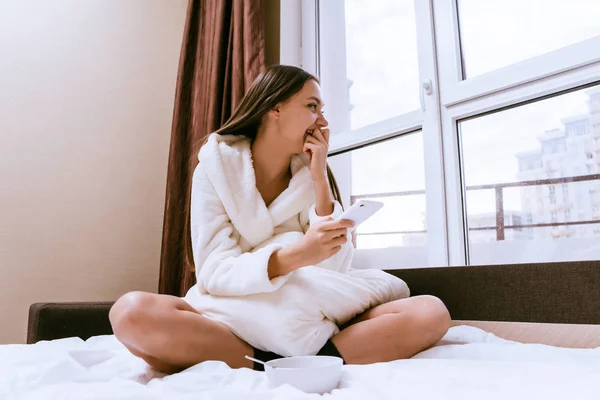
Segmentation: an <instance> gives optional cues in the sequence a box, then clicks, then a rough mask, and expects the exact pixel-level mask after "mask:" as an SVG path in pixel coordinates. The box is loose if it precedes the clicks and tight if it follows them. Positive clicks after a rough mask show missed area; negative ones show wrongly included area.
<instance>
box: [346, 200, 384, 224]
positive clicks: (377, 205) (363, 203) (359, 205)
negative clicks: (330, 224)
mask: <svg viewBox="0 0 600 400" xmlns="http://www.w3.org/2000/svg"><path fill="white" fill-rule="evenodd" d="M381 207H383V203H382V202H380V201H373V200H358V201H357V202H356V203H354V204H352V207H350V208H349V209H347V210H346V211H344V212H343V213H342V215H340V216H339V217H338V218H337V219H348V220H350V221H352V222H354V227H355V228H356V227H357V226H358V225H360V224H362V223H363V222H365V221H366V220H367V219H369V218H371V217H372V216H373V214H375V213H376V212H377V211H379V210H380V209H381Z"/></svg>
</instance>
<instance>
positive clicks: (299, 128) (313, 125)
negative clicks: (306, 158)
mask: <svg viewBox="0 0 600 400" xmlns="http://www.w3.org/2000/svg"><path fill="white" fill-rule="evenodd" d="M323 106H324V104H323V99H322V97H321V88H320V86H319V84H318V83H317V82H315V81H314V80H313V79H311V80H309V81H308V82H306V83H305V84H304V87H302V89H301V90H300V91H299V92H298V93H296V94H295V95H294V96H292V97H291V98H289V99H288V100H286V101H284V102H283V103H281V104H279V106H278V110H279V112H277V111H275V114H274V115H275V117H276V118H277V120H278V127H279V134H280V135H281V136H282V138H283V139H285V140H286V142H289V143H290V148H291V149H293V151H294V152H295V153H302V151H303V148H304V141H305V140H306V137H307V136H308V135H309V134H312V133H313V131H314V130H315V129H317V128H319V129H320V128H324V127H326V126H327V124H328V122H327V120H326V119H325V117H324V116H323Z"/></svg>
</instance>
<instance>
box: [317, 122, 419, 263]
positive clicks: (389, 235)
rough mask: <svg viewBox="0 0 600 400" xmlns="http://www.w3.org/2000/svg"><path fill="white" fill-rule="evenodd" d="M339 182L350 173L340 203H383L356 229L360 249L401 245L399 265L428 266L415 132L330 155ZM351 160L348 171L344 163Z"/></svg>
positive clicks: (417, 135) (357, 245)
mask: <svg viewBox="0 0 600 400" xmlns="http://www.w3.org/2000/svg"><path fill="white" fill-rule="evenodd" d="M329 163H330V165H331V168H332V170H333V172H334V174H335V175H336V177H337V178H338V180H339V181H340V184H341V183H342V182H343V181H344V179H346V177H348V178H349V182H347V184H346V185H345V188H347V189H350V190H349V193H346V198H345V199H344V203H345V204H347V205H349V204H351V203H353V202H355V201H356V200H359V199H367V200H376V201H381V202H383V203H384V204H385V206H384V207H383V208H382V209H381V210H380V211H379V212H378V213H377V214H375V215H374V216H373V217H372V218H370V219H369V220H367V221H366V222H364V223H362V224H361V225H359V227H358V228H357V230H356V242H355V244H356V248H357V249H358V250H369V249H385V248H390V247H400V248H404V250H402V251H400V252H399V253H398V254H399V256H398V257H399V259H402V257H405V258H406V260H405V261H404V262H403V265H411V266H418V265H427V247H426V246H427V220H426V201H425V200H426V195H425V173H424V164H423V140H422V133H421V132H414V133H410V134H406V135H402V136H399V137H397V138H394V139H390V140H386V141H384V142H380V143H377V144H373V145H370V146H366V147H363V148H360V149H357V150H353V151H350V152H347V153H343V154H339V155H336V156H332V157H330V158H329ZM348 165H350V166H351V167H350V171H349V172H350V174H348V173H347V172H348V171H347V170H346V168H347V166H348Z"/></svg>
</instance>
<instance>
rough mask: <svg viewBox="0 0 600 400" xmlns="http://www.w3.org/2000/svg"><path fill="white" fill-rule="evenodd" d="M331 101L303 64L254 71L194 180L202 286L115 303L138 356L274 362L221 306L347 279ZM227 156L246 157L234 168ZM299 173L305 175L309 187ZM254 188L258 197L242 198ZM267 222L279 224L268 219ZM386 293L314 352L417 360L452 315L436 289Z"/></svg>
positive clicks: (160, 363)
mask: <svg viewBox="0 0 600 400" xmlns="http://www.w3.org/2000/svg"><path fill="white" fill-rule="evenodd" d="M323 106H324V104H323V101H322V97H321V93H320V87H319V82H318V80H317V79H316V78H315V77H313V76H312V75H310V74H308V73H307V72H305V71H303V70H302V69H300V68H296V67H291V66H274V67H271V68H269V69H267V70H266V71H265V72H264V73H263V74H261V75H260V76H259V77H258V78H257V80H256V81H255V82H254V83H253V85H252V86H251V88H250V89H249V90H248V93H247V94H246V96H245V97H244V99H243V100H242V102H241V104H240V106H239V107H238V109H237V110H236V111H235V112H234V114H233V116H232V117H231V119H230V120H229V121H228V122H227V123H226V124H225V125H224V126H223V127H222V128H221V129H219V130H218V131H217V132H215V133H214V134H212V135H210V136H209V139H208V140H207V142H206V143H205V145H204V146H203V147H202V149H201V151H200V156H199V158H200V160H201V161H200V163H199V165H198V167H197V169H196V171H195V173H194V181H193V184H192V206H191V207H192V209H191V225H192V226H191V231H192V247H193V255H194V262H195V264H196V275H197V278H198V283H197V284H196V285H195V286H194V287H193V288H192V289H190V291H189V292H188V294H187V295H186V297H184V298H183V299H182V298H178V297H174V296H167V295H157V294H150V293H142V292H132V293H127V294H125V295H124V296H122V297H121V298H120V299H119V300H118V301H117V302H116V303H115V305H114V306H113V308H112V309H111V312H110V320H111V324H112V326H113V331H114V333H115V335H116V337H117V338H118V339H119V340H120V341H121V342H122V343H123V344H124V345H125V346H126V347H127V348H128V349H129V350H130V351H131V352H132V353H133V354H135V355H137V356H139V357H141V358H142V359H144V360H145V361H146V362H147V363H148V364H149V365H150V366H152V367H153V368H155V369H157V370H159V371H162V372H166V373H172V372H176V371H180V370H182V369H185V368H187V367H190V366H192V365H195V364H197V363H200V362H202V361H206V360H220V361H223V362H225V363H227V364H228V365H229V366H230V367H232V368H240V367H248V368H255V369H260V367H259V366H258V365H254V364H253V363H252V362H251V361H248V360H247V359H245V357H244V356H245V355H254V356H255V357H256V358H258V359H263V360H268V359H271V358H274V357H277V356H278V355H277V354H274V353H270V352H267V351H264V350H265V349H264V348H263V349H258V348H255V347H257V346H255V347H253V346H251V345H250V344H248V343H247V341H244V340H242V339H241V338H240V337H239V336H240V335H236V334H234V332H232V328H231V326H233V325H234V324H235V322H236V321H235V320H234V319H232V318H229V320H228V322H229V323H223V322H219V321H225V320H226V318H225V317H223V318H220V317H222V316H223V314H222V313H221V314H219V311H220V310H216V308H218V307H217V306H216V305H215V304H217V303H213V302H215V301H244V299H246V298H251V299H255V298H256V297H261V296H262V298H265V297H268V296H275V295H276V294H277V293H279V292H282V291H283V290H284V288H287V287H288V286H290V287H293V286H294V284H293V281H294V279H296V280H297V279H301V278H302V277H303V276H306V275H310V273H317V274H324V273H325V274H326V273H329V274H330V275H329V276H335V277H341V276H345V274H340V273H338V272H331V271H328V269H334V270H336V271H338V270H339V268H340V265H342V267H341V268H345V270H344V271H343V272H348V268H349V267H348V266H349V262H350V260H351V255H352V246H351V244H350V241H349V240H348V236H347V232H348V229H349V228H351V227H352V224H351V223H350V222H349V221H340V220H336V219H335V217H336V216H337V215H339V214H340V213H341V206H340V201H339V199H340V196H339V190H338V189H337V185H336V184H335V180H334V179H333V176H332V175H331V172H330V170H329V169H328V167H327V163H326V158H327V150H328V141H329V130H328V129H327V128H326V127H327V120H326V119H325V117H324V116H323ZM236 138H239V139H240V140H239V141H236ZM244 146H246V147H244ZM245 152H247V153H248V155H246V153H245ZM215 153H218V156H215ZM244 157H246V158H244ZM224 160H225V161H224ZM228 163H230V164H236V165H237V164H239V165H238V166H237V167H231V169H230V164H228ZM235 168H238V170H239V171H242V173H243V174H244V175H243V176H242V177H240V176H239V175H237V171H238V170H235ZM234 170H235V171H236V173H232V172H230V171H234ZM302 174H304V175H306V176H305V177H304V178H307V177H308V182H309V183H310V185H309V187H310V190H308V191H307V185H306V184H305V183H306V179H302V176H303V175H302ZM217 178H218V179H217ZM232 188H233V189H232ZM232 190H233V191H232ZM238 192H239V193H241V194H239V193H238ZM248 193H254V194H256V198H257V199H258V200H256V199H255V198H252V197H248V198H246V197H244V196H245V195H246V194H248ZM332 193H333V196H332ZM309 194H310V195H309ZM248 199H249V200H248ZM307 201H308V202H309V203H306V202H307ZM310 203H312V204H313V205H312V207H305V209H300V210H299V211H298V209H299V208H302V207H304V206H305V205H306V204H310ZM299 204H300V205H302V207H300V206H299ZM275 210H278V211H275ZM278 212H279V213H281V214H277V213H278ZM290 214H292V215H290ZM266 221H269V222H271V221H273V223H272V224H271V223H268V224H266V225H267V226H265V222H266ZM275 221H276V222H275ZM271 225H273V226H271ZM269 236H271V238H269ZM315 266H321V267H322V268H316V267H315ZM377 272H378V273H380V271H377ZM383 275H387V274H385V273H382V272H381V276H383ZM378 276H379V275H378ZM335 279H337V278H335ZM348 279H350V278H348ZM398 281H399V280H398ZM313 282H315V284H318V281H314V280H313ZM297 287H302V286H297ZM304 287H307V286H304ZM307 290H310V287H308V289H307ZM392 292H393V290H392ZM282 293H283V292H282ZM315 293H317V292H315ZM337 293H340V296H343V291H338V292H337ZM395 295H396V297H395V298H399V297H400V296H398V295H397V291H396V294H395ZM392 296H394V294H392ZM403 297H406V296H403ZM391 298H394V297H391ZM382 299H385V295H383V297H379V298H378V299H377V300H376V302H375V303H373V301H371V304H378V303H379V305H377V306H375V307H372V308H370V309H366V311H364V312H362V313H360V314H359V315H356V316H355V317H354V318H352V319H351V320H348V321H345V322H344V323H343V324H340V325H342V326H340V327H339V329H338V326H335V327H334V328H333V329H334V330H332V331H330V332H333V336H330V339H329V340H327V341H326V343H325V345H324V346H323V348H322V349H321V350H320V351H318V352H316V353H317V354H334V355H338V356H341V357H342V358H343V359H344V361H345V362H346V363H348V364H367V363H375V362H384V361H391V360H396V359H402V358H409V357H411V356H413V355H415V354H417V353H418V352H420V351H422V350H424V349H426V348H428V347H430V346H432V345H434V344H435V343H437V342H438V341H439V340H440V339H441V338H442V336H443V335H444V334H445V333H446V332H447V330H448V327H449V323H450V316H449V314H448V311H447V309H446V307H445V306H444V304H443V303H442V302H441V301H440V300H439V299H437V298H435V297H432V296H416V297H410V298H403V299H400V300H395V301H382ZM280 300H281V301H285V298H281V299H280ZM371 300H372V299H371ZM258 301H260V299H259V300H258ZM237 304H241V303H237ZM265 304H266V303H265ZM363 309H365V308H363ZM215 310H216V311H215ZM211 312H212V314H210V313H211ZM207 315H208V316H207ZM239 316H240V318H243V317H244V314H239ZM258 317H260V314H254V316H252V315H250V316H249V317H248V320H244V321H243V323H240V324H238V326H243V327H244V328H246V330H248V329H251V328H252V325H253V324H252V320H253V318H258ZM332 319H333V318H332ZM288 321H290V322H293V321H291V320H290V319H288ZM339 321H343V318H340V319H339ZM257 330H258V331H259V332H260V329H258V328H257ZM248 332H250V331H248ZM262 332H263V333H265V334H267V333H269V332H268V330H267V329H263V330H262ZM248 335H250V336H252V335H251V332H250V333H248ZM254 338H255V339H256V340H259V339H260V337H259V336H256V335H255V336H254ZM326 339H327V338H326ZM314 353H315V352H314V351H313V354H314Z"/></svg>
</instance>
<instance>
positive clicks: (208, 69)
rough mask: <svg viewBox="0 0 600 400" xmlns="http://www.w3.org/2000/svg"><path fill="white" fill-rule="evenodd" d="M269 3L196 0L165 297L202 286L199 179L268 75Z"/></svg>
mask: <svg viewBox="0 0 600 400" xmlns="http://www.w3.org/2000/svg"><path fill="white" fill-rule="evenodd" d="M262 7H263V0H190V2H189V4H188V10H187V17H186V23H185V29H184V37H183V45H182V49H181V56H180V60H179V73H178V77H177V90H176V93H175V111H174V115H173V126H172V132H171V147H170V153H169V166H168V175H167V193H166V204H165V217H164V225H163V238H162V252H161V260H160V279H159V288H158V290H159V293H163V294H171V295H175V296H182V295H184V294H185V292H186V291H187V290H188V289H189V288H190V287H191V286H192V285H193V284H194V283H195V276H194V272H193V260H192V259H191V241H190V232H189V209H190V207H189V202H190V192H191V187H190V184H191V177H192V173H193V171H194V168H195V167H196V165H197V161H198V159H197V154H198V151H199V148H200V145H201V143H202V141H203V140H204V138H205V137H206V136H207V135H208V134H209V133H211V132H214V131H215V130H216V129H217V128H219V127H220V126H221V125H222V124H223V123H224V122H225V121H226V120H227V119H228V118H229V116H230V115H231V113H232V111H233V110H234V109H235V107H236V106H237V105H238V104H239V102H240V100H241V98H242V96H243V95H244V93H245V92H246V90H247V89H248V86H249V85H250V84H251V83H252V81H253V80H254V79H255V78H256V76H257V75H258V74H259V73H260V72H261V71H262V70H263V69H264V67H265V49H264V46H265V44H264V43H265V40H264V14H263V8H262Z"/></svg>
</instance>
